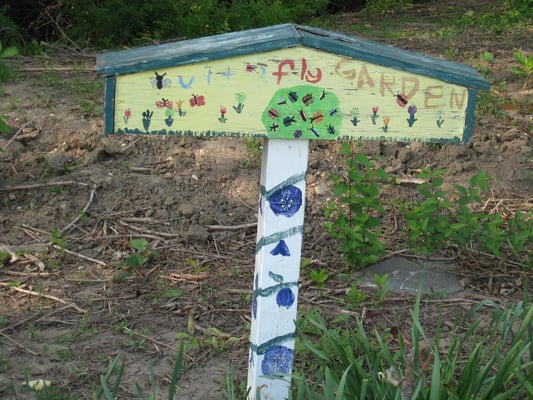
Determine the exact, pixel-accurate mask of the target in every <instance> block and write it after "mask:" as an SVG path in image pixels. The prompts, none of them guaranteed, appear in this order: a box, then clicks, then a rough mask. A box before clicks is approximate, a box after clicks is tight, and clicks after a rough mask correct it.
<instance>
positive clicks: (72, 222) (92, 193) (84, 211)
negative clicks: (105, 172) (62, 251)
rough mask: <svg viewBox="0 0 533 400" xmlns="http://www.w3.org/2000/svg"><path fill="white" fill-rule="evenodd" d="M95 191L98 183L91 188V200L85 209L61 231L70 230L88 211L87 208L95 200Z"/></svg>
mask: <svg viewBox="0 0 533 400" xmlns="http://www.w3.org/2000/svg"><path fill="white" fill-rule="evenodd" d="M95 192H96V185H93V188H92V189H91V194H90V195H89V201H88V202H87V204H86V205H85V207H83V210H81V212H80V213H79V214H78V215H77V216H76V218H74V219H73V220H72V221H71V222H70V223H69V224H68V225H67V226H65V227H64V228H63V229H61V233H65V232H66V231H68V230H69V229H70V228H71V227H72V226H74V224H75V223H76V222H78V221H79V220H80V218H81V217H82V216H83V215H84V214H85V213H86V212H87V210H88V209H89V206H90V205H91V203H92V202H93V199H94V194H95Z"/></svg>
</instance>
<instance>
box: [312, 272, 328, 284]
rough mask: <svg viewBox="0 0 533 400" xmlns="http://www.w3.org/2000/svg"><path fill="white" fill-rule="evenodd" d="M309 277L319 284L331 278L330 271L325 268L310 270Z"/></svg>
mask: <svg viewBox="0 0 533 400" xmlns="http://www.w3.org/2000/svg"><path fill="white" fill-rule="evenodd" d="M309 277H310V278H311V280H312V281H313V283H316V284H317V285H323V284H324V283H326V281H327V280H328V278H329V275H328V272H327V271H326V269H325V268H320V269H312V270H311V271H309Z"/></svg>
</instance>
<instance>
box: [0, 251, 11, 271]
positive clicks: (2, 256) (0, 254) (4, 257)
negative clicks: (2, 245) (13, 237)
mask: <svg viewBox="0 0 533 400" xmlns="http://www.w3.org/2000/svg"><path fill="white" fill-rule="evenodd" d="M10 259H11V256H10V254H9V253H8V252H7V251H0V268H2V267H4V266H6V265H7V263H8V262H9V260H10Z"/></svg>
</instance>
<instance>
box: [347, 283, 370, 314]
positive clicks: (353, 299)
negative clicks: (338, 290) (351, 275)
mask: <svg viewBox="0 0 533 400" xmlns="http://www.w3.org/2000/svg"><path fill="white" fill-rule="evenodd" d="M366 300H367V295H366V294H365V293H363V292H362V291H361V290H360V289H359V284H358V283H357V282H354V283H352V285H351V286H350V290H348V293H346V297H345V299H344V301H345V302H346V307H347V308H348V309H354V308H359V307H362V306H363V305H364V304H365V302H366Z"/></svg>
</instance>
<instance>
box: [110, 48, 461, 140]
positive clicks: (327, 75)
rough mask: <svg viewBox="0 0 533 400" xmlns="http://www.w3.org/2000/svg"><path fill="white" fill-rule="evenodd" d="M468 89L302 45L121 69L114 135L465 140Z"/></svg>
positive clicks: (118, 78)
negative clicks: (127, 70) (164, 65)
mask: <svg viewBox="0 0 533 400" xmlns="http://www.w3.org/2000/svg"><path fill="white" fill-rule="evenodd" d="M468 96H469V94H468V89H467V88H465V87H462V86H459V85H456V84H451V83H446V82H443V81H440V80H438V79H435V78H431V77H427V76H424V75H421V74H415V73H412V72H406V71H402V70H399V69H395V68H390V67H383V66H380V65H377V64H373V63H370V62H365V61H359V60H355V59H352V58H348V57H345V56H338V55H335V54H331V53H327V52H324V51H319V50H315V49H310V48H306V47H302V46H298V47H292V48H286V49H281V50H276V51H269V52H264V53H258V54H252V55H245V56H238V57H232V58H228V59H224V60H214V61H208V62H198V63H194V64H189V65H184V66H178V67H170V68H159V69H157V70H148V71H143V72H137V73H131V74H125V75H121V76H118V77H117V88H116V95H115V102H116V103H115V111H114V112H115V115H114V129H115V131H116V132H117V133H144V134H158V133H162V134H171V135H172V134H194V135H221V136H247V135H254V136H257V135H260V136H266V137H269V138H283V139H295V138H302V139H354V140H400V141H428V140H431V139H434V138H439V139H443V140H445V141H459V140H460V139H461V138H462V135H463V131H464V128H465V114H466V106H467V104H468Z"/></svg>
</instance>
